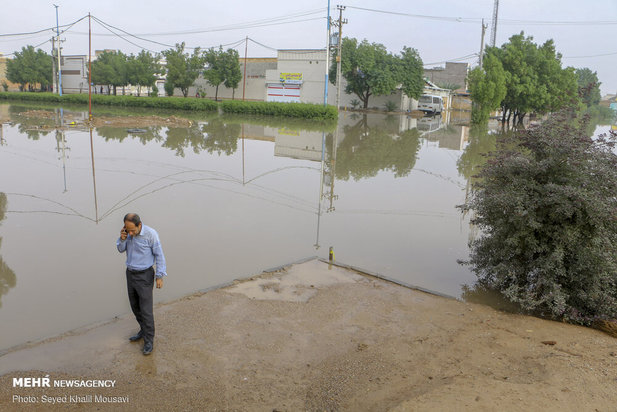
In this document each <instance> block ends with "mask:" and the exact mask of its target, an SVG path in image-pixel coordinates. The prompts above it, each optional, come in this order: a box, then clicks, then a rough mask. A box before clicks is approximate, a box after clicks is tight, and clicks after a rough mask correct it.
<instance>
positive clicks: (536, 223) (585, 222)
mask: <svg viewBox="0 0 617 412" xmlns="http://www.w3.org/2000/svg"><path fill="white" fill-rule="evenodd" d="M585 123H586V121H580V120H579V119H572V118H568V117H567V116H566V115H565V114H560V115H557V116H553V117H552V118H550V119H549V120H548V121H546V122H545V123H544V124H543V125H542V126H539V127H537V128H532V129H530V130H526V131H520V132H517V133H516V134H514V135H513V137H512V138H508V139H506V140H505V141H502V142H500V143H499V144H498V147H497V150H496V152H495V153H493V154H492V155H491V156H490V157H489V160H488V162H487V165H486V166H485V167H484V168H483V170H482V171H481V173H480V174H479V178H480V179H481V180H480V181H479V183H477V185H476V187H475V188H474V191H473V193H472V195H471V198H470V199H469V201H468V202H467V204H465V205H462V206H460V208H461V209H463V210H473V211H475V213H476V215H475V217H474V218H473V219H472V223H473V224H476V225H477V226H478V227H479V229H481V231H482V235H481V237H479V238H477V239H476V240H474V241H473V242H472V243H471V244H470V247H471V254H470V258H469V260H468V261H467V262H466V263H468V264H470V265H471V267H472V269H473V271H474V272H475V273H476V276H477V277H478V285H477V288H479V289H487V290H493V291H497V292H499V293H500V294H501V295H503V296H504V297H505V298H506V299H508V300H509V301H510V302H514V303H516V304H518V305H519V306H520V307H521V308H522V309H523V310H525V311H527V312H529V313H533V314H536V315H540V316H544V317H548V318H552V319H562V320H566V321H570V322H575V323H580V324H585V325H590V324H591V323H592V322H593V321H594V320H595V319H614V318H617V254H616V253H615V250H616V249H617V198H616V196H615V194H616V193H617V155H615V154H614V153H613V151H612V150H613V147H614V145H615V140H616V139H615V137H616V136H614V135H609V136H603V137H599V138H595V139H594V138H591V137H589V136H588V135H587V134H585V132H584V130H585V126H586V124H585Z"/></svg>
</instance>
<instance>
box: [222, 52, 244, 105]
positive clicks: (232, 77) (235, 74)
mask: <svg viewBox="0 0 617 412" xmlns="http://www.w3.org/2000/svg"><path fill="white" fill-rule="evenodd" d="M224 59H225V83H224V84H225V87H227V88H228V89H232V92H231V98H232V99H235V96H236V89H237V88H238V84H239V83H240V80H242V71H240V55H239V54H238V51H237V50H235V49H227V52H226V53H225V56H224Z"/></svg>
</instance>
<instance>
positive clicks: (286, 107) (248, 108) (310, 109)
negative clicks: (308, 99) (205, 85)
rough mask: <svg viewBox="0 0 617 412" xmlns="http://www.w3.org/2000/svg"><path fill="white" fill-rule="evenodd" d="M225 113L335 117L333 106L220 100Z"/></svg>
mask: <svg viewBox="0 0 617 412" xmlns="http://www.w3.org/2000/svg"><path fill="white" fill-rule="evenodd" d="M221 106H222V108H223V112H225V113H244V114H258V115H267V116H284V117H300V118H305V119H317V120H319V119H323V120H326V119H337V118H338V110H337V109H336V107H334V106H323V105H319V104H309V103H278V102H246V101H241V100H225V101H223V102H221Z"/></svg>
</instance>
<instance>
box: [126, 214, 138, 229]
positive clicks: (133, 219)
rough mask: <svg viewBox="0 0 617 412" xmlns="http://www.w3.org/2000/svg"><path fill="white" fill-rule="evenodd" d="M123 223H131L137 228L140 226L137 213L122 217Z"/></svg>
mask: <svg viewBox="0 0 617 412" xmlns="http://www.w3.org/2000/svg"><path fill="white" fill-rule="evenodd" d="M124 222H131V223H132V224H134V225H135V226H139V225H140V224H141V219H140V218H139V215H138V214H137V213H127V214H126V215H125V216H124Z"/></svg>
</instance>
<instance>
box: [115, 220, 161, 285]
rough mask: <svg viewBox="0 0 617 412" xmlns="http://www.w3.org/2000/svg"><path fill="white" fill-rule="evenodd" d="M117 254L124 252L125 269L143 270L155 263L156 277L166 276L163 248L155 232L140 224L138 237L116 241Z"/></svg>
mask: <svg viewBox="0 0 617 412" xmlns="http://www.w3.org/2000/svg"><path fill="white" fill-rule="evenodd" d="M116 246H117V247H118V252H120V253H123V252H126V267H128V268H129V269H131V270H145V269H148V268H149V267H151V266H153V265H154V264H155V263H156V277H157V278H160V277H162V276H167V273H166V272H167V265H166V263H165V256H164V255H163V248H162V247H161V241H160V240H159V234H158V233H156V230H154V229H152V228H151V227H149V226H146V225H144V224H143V223H142V225H141V231H140V232H139V234H138V235H135V236H131V235H128V236H127V237H126V240H122V239H121V238H118V240H117V241H116Z"/></svg>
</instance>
